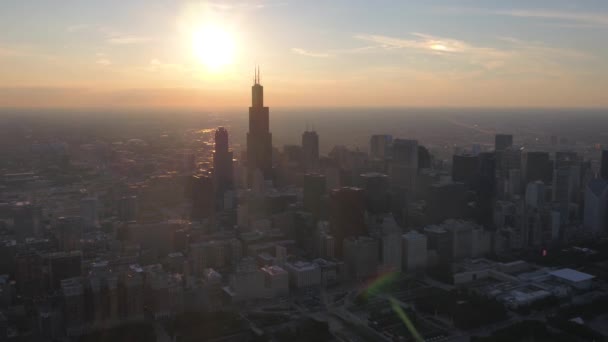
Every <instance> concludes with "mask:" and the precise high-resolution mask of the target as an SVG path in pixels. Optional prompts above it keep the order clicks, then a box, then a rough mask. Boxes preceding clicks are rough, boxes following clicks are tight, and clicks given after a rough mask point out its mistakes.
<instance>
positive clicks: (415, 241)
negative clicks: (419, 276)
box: [401, 230, 427, 272]
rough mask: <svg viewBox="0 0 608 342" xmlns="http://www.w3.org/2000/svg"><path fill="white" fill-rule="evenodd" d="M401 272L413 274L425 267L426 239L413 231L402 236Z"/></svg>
mask: <svg viewBox="0 0 608 342" xmlns="http://www.w3.org/2000/svg"><path fill="white" fill-rule="evenodd" d="M401 240H402V242H403V249H402V250H403V270H404V271H407V272H415V271H420V270H424V269H425V268H426V265H427V238H426V236H425V235H423V234H420V233H418V232H417V231H415V230H412V231H410V232H408V233H407V234H403V236H402V237H401Z"/></svg>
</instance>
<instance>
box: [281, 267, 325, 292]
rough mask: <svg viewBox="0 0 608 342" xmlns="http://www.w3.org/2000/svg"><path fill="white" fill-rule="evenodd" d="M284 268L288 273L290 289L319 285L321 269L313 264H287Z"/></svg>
mask: <svg viewBox="0 0 608 342" xmlns="http://www.w3.org/2000/svg"><path fill="white" fill-rule="evenodd" d="M284 268H285V270H286V271H287V272H288V273H289V285H290V286H291V287H292V288H296V289H302V288H306V287H312V286H319V285H321V268H320V267H319V265H317V264H315V263H311V262H306V261H295V262H287V263H285V266H284Z"/></svg>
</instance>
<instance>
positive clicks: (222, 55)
mask: <svg viewBox="0 0 608 342" xmlns="http://www.w3.org/2000/svg"><path fill="white" fill-rule="evenodd" d="M192 49H193V51H194V55H195V56H196V58H197V59H198V60H199V61H200V62H201V63H202V64H204V65H205V66H206V67H207V68H208V69H209V70H211V71H218V70H220V69H221V68H222V67H225V66H227V65H230V64H232V62H233V61H234V51H235V42H234V36H233V35H232V33H231V32H229V31H228V30H226V29H224V28H222V27H220V26H205V27H202V28H200V29H198V30H196V31H195V32H194V34H193V36H192Z"/></svg>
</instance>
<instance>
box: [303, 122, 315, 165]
mask: <svg viewBox="0 0 608 342" xmlns="http://www.w3.org/2000/svg"><path fill="white" fill-rule="evenodd" d="M302 155H303V163H304V169H305V170H306V171H307V172H311V171H317V170H318V169H319V135H318V134H317V132H315V131H306V132H304V133H302Z"/></svg>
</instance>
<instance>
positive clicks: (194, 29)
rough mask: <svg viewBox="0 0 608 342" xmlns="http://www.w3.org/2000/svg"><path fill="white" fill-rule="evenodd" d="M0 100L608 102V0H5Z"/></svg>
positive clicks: (41, 103)
mask: <svg viewBox="0 0 608 342" xmlns="http://www.w3.org/2000/svg"><path fill="white" fill-rule="evenodd" d="M0 8H1V9H2V11H0V30H2V32H3V37H2V39H0V73H2V75H3V77H2V79H1V80H0V106H2V107H104V108H105V107H201V106H205V107H208V108H224V107H226V106H230V107H246V106H247V105H248V104H249V95H250V94H249V92H248V90H249V86H250V85H251V83H252V77H253V69H254V67H255V66H256V65H259V66H260V67H261V83H262V84H263V85H264V86H265V88H266V89H267V96H266V99H267V103H268V104H269V105H270V106H271V107H274V108H277V107H301V106H307V107H308V106H313V107H330V106H331V107H345V106H346V107H353V106H354V107H359V106H361V107H369V106H383V107H385V106H388V107H395V106H397V107H493V108H497V107H511V108H513V107H526V108H530V107H550V108H558V107H569V108H573V107H585V108H587V107H588V108H605V107H608V97H606V96H605V93H606V89H608V83H607V81H606V80H608V63H607V62H606V61H608V58H607V57H608V51H607V50H606V47H605V45H604V44H602V43H601V42H602V41H603V40H604V39H605V36H606V33H607V31H608V3H606V2H601V1H585V2H578V3H572V2H568V1H541V0H539V1H533V2H529V1H511V2H508V3H505V2H502V1H485V2H483V3H481V2H474V1H440V0H434V1H427V2H424V3H410V2H392V1H382V2H375V3H373V4H370V3H366V2H354V3H353V2H334V3H330V4H324V5H323V6H319V5H318V4H316V3H303V2H284V1H271V0H259V1H252V2H217V1H175V2H164V1H145V2H143V1H134V0H132V1H120V2H118V1H107V2H103V3H95V4H91V3H86V4H85V3H74V4H71V5H70V6H66V5H63V4H58V3H56V2H53V1H40V2H35V3H33V2H32V3H30V2H23V1H12V0H11V1H4V2H3V3H2V4H1V5H0Z"/></svg>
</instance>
